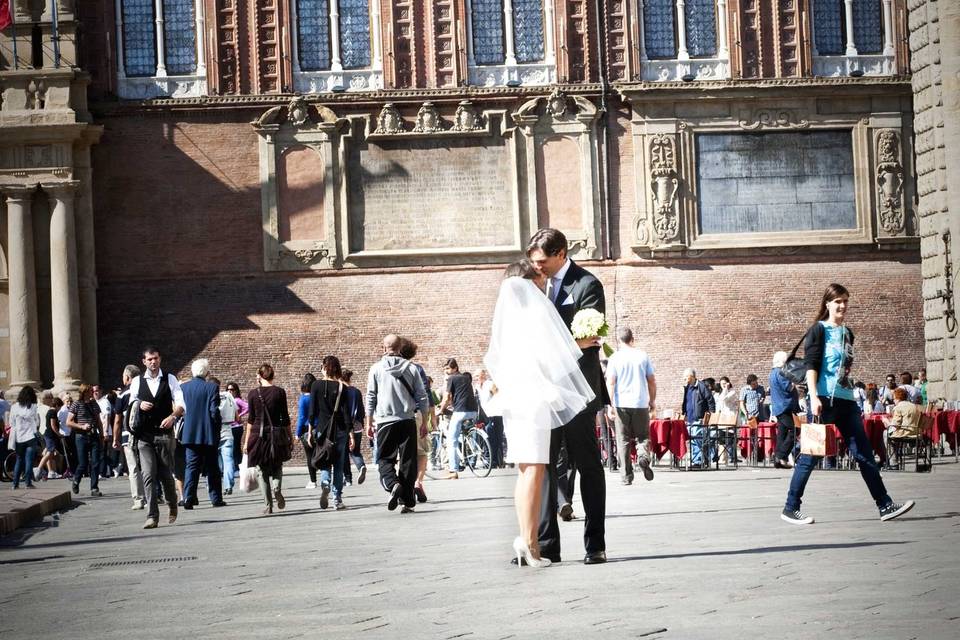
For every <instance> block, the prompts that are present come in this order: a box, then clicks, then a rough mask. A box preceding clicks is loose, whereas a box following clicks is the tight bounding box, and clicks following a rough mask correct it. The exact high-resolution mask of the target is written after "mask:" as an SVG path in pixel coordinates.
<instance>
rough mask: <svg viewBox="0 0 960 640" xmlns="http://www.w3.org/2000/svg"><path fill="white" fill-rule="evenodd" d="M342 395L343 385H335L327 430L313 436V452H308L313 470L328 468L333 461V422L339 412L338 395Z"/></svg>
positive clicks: (340, 383)
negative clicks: (335, 394) (331, 411)
mask: <svg viewBox="0 0 960 640" xmlns="http://www.w3.org/2000/svg"><path fill="white" fill-rule="evenodd" d="M341 393H343V383H342V382H338V383H337V399H336V401H335V402H334V403H333V413H331V414H330V422H328V423H327V428H326V429H325V430H324V431H323V432H322V433H321V432H320V430H319V429H318V430H317V431H316V435H315V436H314V439H313V440H314V444H313V451H311V452H310V464H312V465H313V468H314V469H322V468H325V467H328V466H330V463H331V462H332V461H333V436H334V435H335V434H334V433H333V421H334V419H335V418H336V417H337V411H339V410H340V394H341Z"/></svg>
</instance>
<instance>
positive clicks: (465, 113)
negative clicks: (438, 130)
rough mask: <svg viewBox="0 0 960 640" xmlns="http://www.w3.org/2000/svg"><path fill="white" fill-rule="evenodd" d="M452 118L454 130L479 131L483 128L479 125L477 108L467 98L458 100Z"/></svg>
mask: <svg viewBox="0 0 960 640" xmlns="http://www.w3.org/2000/svg"><path fill="white" fill-rule="evenodd" d="M453 120H454V122H453V130H454V131H479V130H480V129H482V128H483V127H482V126H481V125H480V118H479V117H478V116H477V109H476V107H474V106H473V103H472V102H470V101H469V100H461V101H460V104H459V105H458V106H457V112H456V113H455V114H454V116H453Z"/></svg>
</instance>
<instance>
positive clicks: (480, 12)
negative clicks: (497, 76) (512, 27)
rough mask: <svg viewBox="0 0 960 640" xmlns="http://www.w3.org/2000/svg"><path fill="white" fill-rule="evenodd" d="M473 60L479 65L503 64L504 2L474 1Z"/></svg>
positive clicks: (472, 22)
mask: <svg viewBox="0 0 960 640" xmlns="http://www.w3.org/2000/svg"><path fill="white" fill-rule="evenodd" d="M471 14H472V15H471V16H470V17H471V25H472V27H473V59H474V61H475V62H476V63H477V64H501V63H503V60H504V56H505V55H506V53H505V46H504V39H503V37H504V36H503V2H502V0H472V2H471Z"/></svg>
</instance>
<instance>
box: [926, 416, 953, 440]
mask: <svg viewBox="0 0 960 640" xmlns="http://www.w3.org/2000/svg"><path fill="white" fill-rule="evenodd" d="M927 415H928V416H930V418H931V419H932V422H933V425H932V427H931V428H930V439H931V440H933V441H934V442H940V436H947V437H951V436H955V435H956V434H957V433H960V411H932V412H930V413H928V414H927ZM951 439H952V438H951Z"/></svg>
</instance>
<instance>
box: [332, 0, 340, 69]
mask: <svg viewBox="0 0 960 640" xmlns="http://www.w3.org/2000/svg"><path fill="white" fill-rule="evenodd" d="M330 71H343V61H342V60H341V59H340V4H339V3H338V2H337V1H336V0H332V1H331V2H330Z"/></svg>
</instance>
